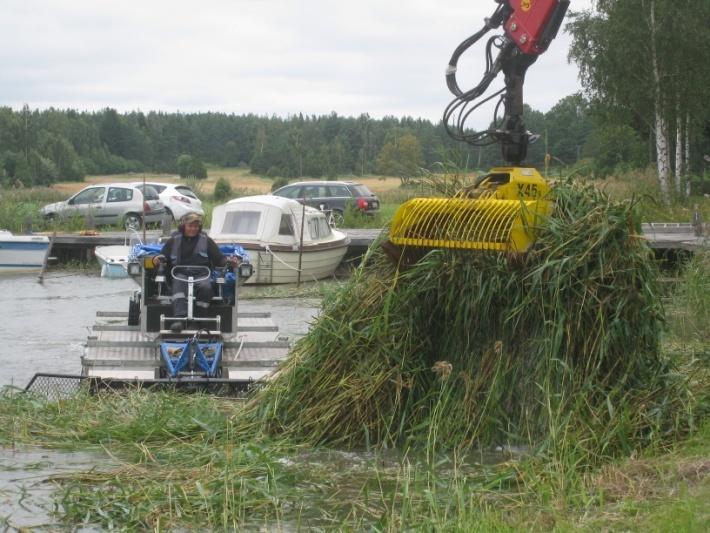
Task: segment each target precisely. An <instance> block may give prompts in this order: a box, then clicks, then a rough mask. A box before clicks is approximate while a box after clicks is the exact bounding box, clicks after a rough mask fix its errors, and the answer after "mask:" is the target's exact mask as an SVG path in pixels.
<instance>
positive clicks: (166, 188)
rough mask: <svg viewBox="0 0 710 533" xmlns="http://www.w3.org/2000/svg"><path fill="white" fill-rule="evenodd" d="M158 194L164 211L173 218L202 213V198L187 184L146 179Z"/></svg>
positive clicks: (178, 218)
mask: <svg viewBox="0 0 710 533" xmlns="http://www.w3.org/2000/svg"><path fill="white" fill-rule="evenodd" d="M133 185H136V186H138V185H143V182H136V183H133ZM146 185H150V186H151V187H153V188H154V189H155V190H156V191H158V195H159V196H160V200H161V201H162V202H163V205H165V211H166V212H167V213H168V214H170V215H171V216H172V217H173V220H180V219H181V218H182V217H183V216H184V215H185V214H187V213H199V214H200V215H204V214H205V212H204V210H203V209H202V200H200V199H199V198H198V197H197V195H196V194H195V193H194V191H193V190H192V189H191V188H190V187H188V186H187V185H180V184H177V185H176V184H173V183H160V182H157V181H147V182H146Z"/></svg>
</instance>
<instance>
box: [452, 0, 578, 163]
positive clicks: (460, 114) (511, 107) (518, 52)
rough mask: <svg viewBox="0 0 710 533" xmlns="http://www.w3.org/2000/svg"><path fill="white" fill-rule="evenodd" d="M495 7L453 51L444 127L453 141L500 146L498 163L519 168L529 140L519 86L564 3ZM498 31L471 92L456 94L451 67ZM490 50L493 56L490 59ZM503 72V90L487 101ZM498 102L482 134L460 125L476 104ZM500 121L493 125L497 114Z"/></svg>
mask: <svg viewBox="0 0 710 533" xmlns="http://www.w3.org/2000/svg"><path fill="white" fill-rule="evenodd" d="M495 2H496V3H497V4H498V7H497V8H496V10H495V12H494V13H493V15H492V16H491V17H490V18H488V19H486V21H485V24H484V26H483V28H481V29H480V30H479V31H477V32H476V33H474V34H473V35H472V36H471V37H469V38H468V39H466V40H465V41H463V42H462V43H461V44H460V45H459V46H458V47H457V48H456V50H455V51H454V53H453V55H452V56H451V59H450V61H449V65H448V67H447V69H446V84H447V86H448V87H449V90H450V91H451V92H452V93H453V94H454V95H455V97H456V98H455V99H454V100H453V101H452V102H451V103H450V104H449V105H448V106H447V107H446V110H445V111H444V125H445V127H446V129H447V131H448V133H449V135H451V136H452V137H453V138H454V139H458V140H462V141H465V142H467V143H469V144H472V145H474V146H485V145H488V144H493V143H496V142H498V143H500V144H501V148H502V154H503V159H504V160H505V161H506V162H507V163H510V164H513V165H516V166H517V165H519V164H520V163H521V162H522V161H523V160H524V159H525V157H526V155H527V146H528V143H529V142H530V141H531V138H533V136H532V134H531V133H530V132H529V131H527V130H526V128H525V123H524V121H523V84H524V82H525V73H526V71H527V69H528V67H529V66H530V65H532V64H533V63H534V62H535V60H536V59H537V58H538V56H539V55H540V54H542V53H543V52H545V50H547V47H548V46H549V44H550V42H551V41H552V40H553V39H554V38H555V36H556V35H557V32H558V31H559V29H560V26H561V24H562V20H563V19H564V16H565V13H566V12H567V8H568V7H569V4H570V0H495ZM500 26H503V28H504V30H505V32H504V34H503V35H495V36H493V37H491V38H490V39H489V40H488V43H487V44H486V71H485V73H484V75H483V78H482V79H481V81H480V82H479V83H478V85H476V86H475V87H473V88H471V89H469V90H467V91H462V90H461V89H460V87H459V85H458V82H457V80H456V70H457V63H458V60H459V58H460V57H461V55H462V54H463V53H464V52H465V51H466V50H467V49H468V48H470V47H471V46H473V45H474V44H475V43H476V42H478V41H479V40H480V39H481V38H482V37H483V36H484V35H485V34H486V33H488V32H489V31H490V30H492V29H496V28H499V27H500ZM493 48H496V49H498V54H497V56H496V58H495V59H493ZM501 71H502V72H503V74H504V78H505V87H504V88H503V89H501V90H500V91H497V92H495V93H493V94H492V95H491V96H488V97H486V98H482V97H483V96H484V93H485V92H486V90H487V89H488V87H489V86H490V84H491V83H492V82H493V80H494V79H495V78H496V77H497V76H498V74H499V73H500V72H501ZM496 96H498V97H500V100H499V102H498V105H497V106H496V112H495V117H494V123H495V124H496V126H495V127H494V128H492V129H488V130H484V131H479V132H475V131H471V130H470V129H468V128H467V127H466V120H467V119H468V117H469V116H470V114H471V113H472V112H473V111H474V110H475V109H476V108H478V107H479V106H480V105H481V104H483V103H485V102H487V101H489V100H491V99H492V98H495V97H496ZM501 103H502V105H503V108H504V115H503V118H502V120H500V121H498V120H497V117H498V109H499V107H500V105H501Z"/></svg>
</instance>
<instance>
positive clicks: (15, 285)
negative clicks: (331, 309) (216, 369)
mask: <svg viewBox="0 0 710 533" xmlns="http://www.w3.org/2000/svg"><path fill="white" fill-rule="evenodd" d="M137 288H138V285H136V283H135V282H134V281H133V280H132V279H109V278H101V277H99V276H93V275H86V274H85V273H82V272H56V273H51V272H50V274H49V275H47V276H45V278H44V283H42V284H40V283H38V281H37V276H34V275H32V276H28V275H22V276H3V277H0V343H1V345H0V365H1V367H2V372H0V387H2V386H3V385H11V384H12V385H15V386H18V387H24V386H25V385H26V384H27V383H28V382H29V380H30V379H31V378H32V376H33V375H34V374H35V372H53V373H66V374H79V373H80V372H81V361H80V357H81V355H82V353H83V350H84V343H85V342H86V337H87V335H88V334H89V328H91V326H92V325H93V324H94V323H95V322H96V312H97V311H128V299H129V297H130V295H131V294H132V293H133V291H135V290H136V289H137ZM250 290H251V291H253V289H250ZM257 290H258V289H257ZM319 304H320V302H319V300H318V299H315V298H267V299H258V298H257V299H248V300H242V301H241V302H240V304H239V305H240V307H239V309H240V311H270V312H271V313H272V317H273V319H274V322H275V323H276V324H277V325H278V326H279V330H280V333H281V334H285V335H288V336H289V337H291V338H295V337H298V336H300V335H303V334H304V333H306V331H308V325H309V323H310V322H311V320H312V318H313V316H314V315H315V314H316V313H317V312H318V308H319Z"/></svg>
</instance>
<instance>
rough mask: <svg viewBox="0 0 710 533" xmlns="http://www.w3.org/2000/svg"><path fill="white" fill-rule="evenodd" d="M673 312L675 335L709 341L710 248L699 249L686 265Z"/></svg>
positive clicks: (672, 323)
mask: <svg viewBox="0 0 710 533" xmlns="http://www.w3.org/2000/svg"><path fill="white" fill-rule="evenodd" d="M673 304H674V305H673V308H672V313H671V325H672V331H673V333H674V334H675V336H676V338H679V339H688V340H698V341H700V342H703V343H707V342H708V341H710V327H709V325H710V251H708V250H699V251H697V252H696V253H695V255H694V256H693V259H692V260H691V261H690V262H689V263H688V264H687V265H685V266H684V268H683V271H682V274H681V276H680V281H679V282H678V285H677V289H676V293H675V295H674V298H673Z"/></svg>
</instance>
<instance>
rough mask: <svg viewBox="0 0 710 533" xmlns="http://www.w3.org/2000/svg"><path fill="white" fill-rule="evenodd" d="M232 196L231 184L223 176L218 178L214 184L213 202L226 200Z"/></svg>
mask: <svg viewBox="0 0 710 533" xmlns="http://www.w3.org/2000/svg"><path fill="white" fill-rule="evenodd" d="M231 196H232V186H231V185H230V184H229V182H228V181H227V180H226V179H224V178H219V179H218V180H217V183H215V186H214V194H213V197H214V200H215V202H222V201H224V200H228V199H229V198H231Z"/></svg>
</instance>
